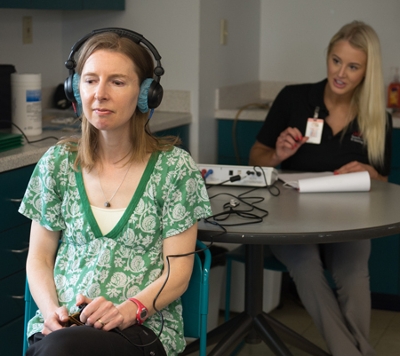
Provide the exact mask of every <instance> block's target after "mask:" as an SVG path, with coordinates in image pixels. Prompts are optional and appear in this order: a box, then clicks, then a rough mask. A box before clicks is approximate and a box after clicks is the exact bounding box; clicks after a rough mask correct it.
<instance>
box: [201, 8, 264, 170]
mask: <svg viewBox="0 0 400 356" xmlns="http://www.w3.org/2000/svg"><path fill="white" fill-rule="evenodd" d="M259 12H260V1H259V0H249V1H242V0H220V1H215V0H203V1H201V9H200V107H199V117H200V120H199V145H198V146H199V154H198V157H199V162H203V163H216V159H217V122H216V120H215V118H214V116H215V112H214V108H215V90H216V89H217V88H218V87H221V86H227V85H233V84H240V83H243V82H248V81H257V80H258V68H259V36H260V21H259V18H260V16H259ZM221 19H225V20H226V21H227V29H228V38H227V44H226V45H221V44H220V21H221ZM226 134H227V135H230V134H231V133H229V132H228V133H226Z"/></svg>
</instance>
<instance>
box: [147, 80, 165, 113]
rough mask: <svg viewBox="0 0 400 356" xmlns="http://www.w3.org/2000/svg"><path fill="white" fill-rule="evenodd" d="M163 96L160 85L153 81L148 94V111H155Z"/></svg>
mask: <svg viewBox="0 0 400 356" xmlns="http://www.w3.org/2000/svg"><path fill="white" fill-rule="evenodd" d="M163 95H164V89H163V87H162V86H161V84H160V83H159V82H157V81H155V80H153V83H151V85H150V88H149V93H148V105H149V108H150V109H155V108H157V107H158V106H159V105H160V104H161V100H162V98H163Z"/></svg>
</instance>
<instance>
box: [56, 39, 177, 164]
mask: <svg viewBox="0 0 400 356" xmlns="http://www.w3.org/2000/svg"><path fill="white" fill-rule="evenodd" d="M98 50H107V51H111V52H117V53H122V54H124V55H126V56H127V57H128V58H130V59H131V60H132V62H133V65H134V68H135V72H136V74H137V76H138V78H139V82H140V83H142V82H143V81H144V80H145V79H146V78H153V71H154V62H153V59H152V57H151V55H150V53H149V51H148V49H147V48H145V47H144V46H141V45H140V44H137V43H135V42H133V41H132V40H131V39H129V38H126V37H121V36H119V35H118V34H117V33H114V32H103V33H100V34H97V35H94V36H93V37H90V38H89V39H88V40H87V41H86V42H85V43H84V44H83V46H82V47H81V48H80V49H79V51H78V52H77V66H76V73H77V74H79V75H81V73H82V70H83V67H84V65H85V63H86V60H87V59H88V58H89V57H90V56H91V55H92V54H93V53H94V52H96V51H98ZM148 118H149V113H142V112H140V111H139V109H138V108H136V110H135V112H134V113H133V115H132V118H131V120H130V139H131V143H132V151H131V153H132V154H131V157H132V158H131V159H132V160H135V161H141V160H143V159H144V158H145V157H146V155H147V154H148V153H152V152H155V151H160V150H161V151H167V150H170V149H172V147H173V146H174V145H178V144H180V139H179V138H177V137H173V136H166V137H162V138H161V137H155V136H154V135H152V134H151V133H150V131H149V129H148V126H147V123H148ZM61 143H67V144H69V147H70V149H71V150H74V151H76V150H77V151H78V154H77V158H76V161H75V165H74V167H75V169H77V167H78V165H80V166H81V167H82V168H83V167H86V168H87V169H89V170H91V169H92V168H93V167H94V164H95V162H96V161H97V159H98V157H99V156H98V154H99V152H98V145H99V131H98V130H97V129H96V128H95V127H93V126H92V125H91V124H90V123H89V121H88V120H87V119H86V117H85V114H84V113H83V114H82V136H81V137H80V138H76V137H75V138H73V137H71V138H67V139H64V140H62V141H61ZM75 143H77V145H76V144H75Z"/></svg>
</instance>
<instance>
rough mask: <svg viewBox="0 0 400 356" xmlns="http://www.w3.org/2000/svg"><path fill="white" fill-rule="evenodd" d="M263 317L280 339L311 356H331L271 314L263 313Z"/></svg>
mask: <svg viewBox="0 0 400 356" xmlns="http://www.w3.org/2000/svg"><path fill="white" fill-rule="evenodd" d="M263 318H264V319H265V320H266V322H267V323H268V324H269V325H270V326H272V328H273V329H274V330H275V331H276V333H277V334H278V335H279V336H280V337H281V339H283V340H285V341H286V342H287V343H288V344H290V345H292V346H295V347H296V348H298V349H300V350H303V351H305V352H307V353H308V354H309V355H312V356H331V354H328V353H327V352H325V351H324V350H322V349H321V348H319V347H318V346H317V345H315V344H313V343H312V342H311V341H309V340H307V339H306V338H304V337H303V336H301V335H300V334H298V333H296V332H295V331H293V330H292V329H290V328H288V327H287V326H286V325H284V324H282V323H281V322H279V321H278V320H276V319H274V318H273V317H272V316H269V315H268V314H267V313H263Z"/></svg>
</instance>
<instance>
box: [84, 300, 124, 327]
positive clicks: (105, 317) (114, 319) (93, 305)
mask: <svg viewBox="0 0 400 356" xmlns="http://www.w3.org/2000/svg"><path fill="white" fill-rule="evenodd" d="M82 304H87V306H86V307H85V309H83V311H82V313H81V316H80V320H81V322H82V323H84V324H86V325H89V326H93V327H94V328H96V329H101V330H105V331H109V330H111V329H114V328H117V327H120V326H121V325H122V323H123V322H124V317H123V316H122V314H121V313H120V311H119V309H118V308H117V307H116V306H115V305H114V304H113V303H112V302H110V301H109V300H107V299H105V298H104V297H97V298H95V299H93V300H92V299H90V298H87V297H85V296H83V295H81V294H78V296H77V297H76V305H78V306H79V305H82Z"/></svg>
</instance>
